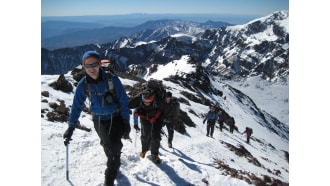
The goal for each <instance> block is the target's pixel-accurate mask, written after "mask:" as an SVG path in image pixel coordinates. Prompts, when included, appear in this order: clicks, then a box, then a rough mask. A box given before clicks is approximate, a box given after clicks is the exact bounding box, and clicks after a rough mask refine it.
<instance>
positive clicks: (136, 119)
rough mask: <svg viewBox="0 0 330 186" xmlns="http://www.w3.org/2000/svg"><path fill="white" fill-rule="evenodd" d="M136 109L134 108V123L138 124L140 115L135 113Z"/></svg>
mask: <svg viewBox="0 0 330 186" xmlns="http://www.w3.org/2000/svg"><path fill="white" fill-rule="evenodd" d="M135 110H136V109H134V112H133V119H134V125H138V123H139V117H138V116H136V115H135V114H134V113H135Z"/></svg>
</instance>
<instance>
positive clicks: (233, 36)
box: [41, 11, 289, 79]
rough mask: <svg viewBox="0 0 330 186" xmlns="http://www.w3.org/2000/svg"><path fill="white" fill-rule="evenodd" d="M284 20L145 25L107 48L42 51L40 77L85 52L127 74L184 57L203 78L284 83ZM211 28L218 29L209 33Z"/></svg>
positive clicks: (284, 15) (280, 16)
mask: <svg viewBox="0 0 330 186" xmlns="http://www.w3.org/2000/svg"><path fill="white" fill-rule="evenodd" d="M288 20H289V12H288V11H278V12H275V13H273V14H271V15H268V16H265V17H261V18H258V19H255V20H252V21H250V22H248V23H246V24H243V25H234V26H226V25H223V26H220V25H221V24H226V23H218V22H217V23H214V22H207V23H193V22H187V21H181V20H159V21H149V22H146V23H145V24H142V25H139V26H136V27H134V28H135V29H134V30H139V31H138V32H134V33H133V32H132V33H131V37H120V38H118V39H116V40H115V41H113V42H109V43H106V44H89V45H83V46H79V47H72V48H61V49H56V50H53V51H50V50H48V49H46V48H42V49H41V50H42V51H41V72H42V74H61V73H66V72H68V70H70V69H72V68H74V67H76V66H77V65H79V64H80V61H81V59H80V58H81V55H82V54H83V53H84V52H85V51H86V50H96V51H98V52H100V53H101V54H102V57H104V58H109V57H111V58H114V59H116V61H117V63H118V66H119V69H120V70H121V71H127V70H128V71H130V69H129V66H130V65H142V66H144V67H150V66H151V65H154V64H166V63H169V62H171V61H173V60H178V59H180V58H181V57H182V56H184V55H188V56H189V57H190V60H191V63H194V64H196V65H201V66H202V68H203V69H204V70H205V71H206V72H207V73H213V74H217V75H219V76H224V77H227V78H233V77H235V76H242V77H244V76H249V75H262V76H263V77H264V78H265V79H273V78H277V77H285V76H287V75H288V73H289V32H288ZM212 26H214V27H217V28H209V27H212ZM131 30H133V29H131ZM99 31H100V30H99ZM127 32H129V30H127Z"/></svg>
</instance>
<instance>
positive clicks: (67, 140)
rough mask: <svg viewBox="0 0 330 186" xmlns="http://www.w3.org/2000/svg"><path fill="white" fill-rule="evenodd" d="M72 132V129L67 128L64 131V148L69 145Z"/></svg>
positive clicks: (70, 127)
mask: <svg viewBox="0 0 330 186" xmlns="http://www.w3.org/2000/svg"><path fill="white" fill-rule="evenodd" d="M73 131H74V127H72V126H69V128H68V129H66V131H65V133H64V134H63V138H64V139H65V140H64V145H65V146H67V145H68V144H70V141H71V140H72V139H71V137H72V134H73Z"/></svg>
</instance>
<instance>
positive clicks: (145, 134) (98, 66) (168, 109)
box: [63, 51, 249, 186]
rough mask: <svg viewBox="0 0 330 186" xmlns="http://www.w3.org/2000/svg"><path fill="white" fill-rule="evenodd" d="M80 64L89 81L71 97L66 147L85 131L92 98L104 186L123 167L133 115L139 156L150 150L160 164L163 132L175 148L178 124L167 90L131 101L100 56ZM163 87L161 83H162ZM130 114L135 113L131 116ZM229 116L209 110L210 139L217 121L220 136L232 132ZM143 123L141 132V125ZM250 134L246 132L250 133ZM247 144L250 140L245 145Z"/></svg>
mask: <svg viewBox="0 0 330 186" xmlns="http://www.w3.org/2000/svg"><path fill="white" fill-rule="evenodd" d="M81 65H82V68H83V70H84V71H85V76H83V78H82V79H81V80H80V81H79V82H78V84H77V87H76V91H75V94H74V98H73V103H72V107H71V111H70V117H69V121H68V124H69V125H68V128H67V130H66V131H65V133H64V135H63V138H64V139H65V141H64V144H65V146H67V145H68V144H69V143H70V140H72V139H71V138H72V135H73V132H74V130H75V128H79V127H81V124H80V122H79V117H80V114H81V112H82V110H83V108H84V107H85V101H86V99H87V98H88V99H89V102H90V105H89V109H90V112H91V115H92V120H93V124H94V128H95V131H96V133H97V135H98V136H99V138H100V144H101V146H102V147H103V150H104V153H105V155H106V157H107V163H106V169H105V172H104V175H105V179H104V185H105V186H112V185H113V184H114V181H115V179H116V177H117V173H118V170H119V168H120V164H121V163H120V157H121V150H122V148H123V143H122V141H121V140H122V138H124V139H129V134H130V132H131V126H130V114H132V115H133V121H134V129H135V130H136V131H137V132H140V133H141V137H140V139H141V146H142V149H141V152H140V153H139V156H140V157H141V158H145V156H146V153H147V152H148V151H149V150H150V152H151V160H152V161H153V162H154V163H157V164H158V163H161V159H160V158H159V148H160V141H161V133H162V127H164V126H166V127H167V131H168V136H167V137H168V147H169V148H172V142H173V135H174V127H175V124H176V123H178V113H179V107H180V105H179V102H178V101H177V99H176V98H175V97H173V96H172V93H171V92H169V91H158V92H155V91H154V89H152V88H150V87H151V86H160V85H159V84H157V82H154V83H155V84H154V85H149V84H148V83H146V84H144V86H143V88H142V89H141V91H139V92H138V93H137V94H136V95H135V96H132V97H129V96H128V95H127V93H126V90H125V88H124V86H123V84H122V83H121V81H120V79H119V77H118V76H117V75H116V74H115V73H111V71H110V72H109V71H106V70H105V69H103V68H102V63H101V56H100V54H99V53H98V52H96V51H87V52H85V53H84V54H83V56H82V61H81ZM158 83H159V82H158ZM131 109H132V110H134V111H133V113H131ZM225 116H226V113H225V112H219V113H218V112H215V106H214V105H212V106H211V107H210V111H209V112H208V113H207V114H206V117H205V119H204V121H203V123H205V121H207V134H206V135H207V136H210V137H213V133H214V125H215V122H216V120H218V121H219V123H220V130H221V131H222V128H223V122H224V121H225V122H226V123H227V124H230V125H229V126H232V127H230V132H231V133H233V131H234V126H235V120H234V118H233V117H229V119H228V118H226V117H225ZM138 119H140V124H141V125H140V127H141V128H140V127H139V125H138ZM247 134H248V133H247ZM247 142H249V138H248V140H247Z"/></svg>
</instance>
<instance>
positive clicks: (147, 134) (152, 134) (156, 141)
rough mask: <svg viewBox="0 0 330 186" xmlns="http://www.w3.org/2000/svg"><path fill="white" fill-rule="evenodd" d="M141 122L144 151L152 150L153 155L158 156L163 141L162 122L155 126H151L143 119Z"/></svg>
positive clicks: (156, 123)
mask: <svg viewBox="0 0 330 186" xmlns="http://www.w3.org/2000/svg"><path fill="white" fill-rule="evenodd" d="M140 121H141V144H142V151H143V152H146V151H148V150H149V148H150V151H151V154H154V155H158V154H159V147H160V141H161V136H160V132H161V130H162V124H161V122H160V121H159V120H157V121H156V122H155V123H154V124H151V123H150V122H149V121H148V120H143V119H141V120H140Z"/></svg>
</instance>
